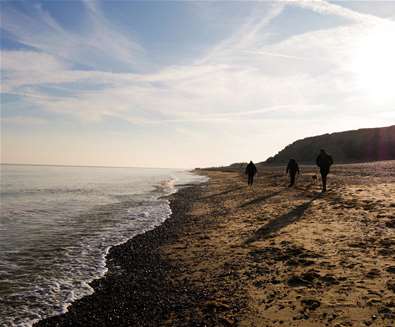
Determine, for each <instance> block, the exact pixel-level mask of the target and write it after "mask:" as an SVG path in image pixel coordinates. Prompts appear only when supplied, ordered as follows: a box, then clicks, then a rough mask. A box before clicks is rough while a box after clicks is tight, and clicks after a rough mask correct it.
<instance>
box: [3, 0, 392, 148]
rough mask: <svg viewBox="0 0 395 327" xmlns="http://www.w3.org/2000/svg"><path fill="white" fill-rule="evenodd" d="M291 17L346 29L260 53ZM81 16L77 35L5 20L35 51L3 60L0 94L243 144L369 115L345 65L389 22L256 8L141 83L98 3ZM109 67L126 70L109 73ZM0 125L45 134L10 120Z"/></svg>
mask: <svg viewBox="0 0 395 327" xmlns="http://www.w3.org/2000/svg"><path fill="white" fill-rule="evenodd" d="M288 6H298V7H300V8H303V9H304V10H305V11H306V13H311V12H314V13H319V14H321V15H326V16H328V17H332V16H336V17H344V18H347V20H349V22H350V23H349V24H348V23H344V24H343V25H338V26H336V27H332V28H327V29H321V30H320V29H313V30H308V31H306V32H304V33H300V34H297V35H291V36H290V37H287V38H285V39H281V40H280V39H279V40H277V41H274V42H273V40H271V41H270V43H269V42H267V36H268V33H267V30H268V27H269V26H271V24H275V23H276V18H279V17H281V15H282V14H284V10H285V9H286V8H288ZM85 10H86V19H87V21H88V22H89V24H88V26H89V28H88V29H86V30H83V31H82V32H81V33H80V34H78V35H77V34H75V33H73V32H70V31H67V30H65V29H64V28H63V27H62V26H60V25H59V24H58V23H57V22H56V21H55V20H54V19H53V18H52V17H51V16H50V14H49V13H48V12H46V11H45V10H43V9H42V8H36V11H35V12H34V13H31V14H29V15H27V14H25V13H21V12H17V11H15V10H11V9H7V12H6V14H5V15H3V16H4V17H5V18H6V19H5V20H4V22H2V27H3V28H4V29H5V30H7V31H8V32H9V33H11V34H12V35H13V36H14V37H15V39H16V40H18V41H19V42H21V43H23V44H26V45H29V46H31V47H33V49H31V50H12V51H11V50H3V51H2V55H1V56H2V64H1V69H2V85H1V86H2V92H6V93H9V94H13V95H16V96H19V97H21V98H23V99H24V100H23V101H25V102H27V103H29V104H31V105H32V106H34V108H39V110H40V111H48V112H50V113H52V114H53V113H54V114H58V115H61V116H62V117H71V119H76V120H79V121H81V120H82V121H84V122H94V123H96V122H102V121H105V120H106V119H114V120H119V121H123V122H126V123H128V124H131V125H136V126H137V125H138V126H143V127H144V128H146V127H147V128H151V127H152V128H155V129H157V130H161V128H162V129H163V130H165V129H166V126H168V125H171V126H172V128H173V129H172V131H175V132H177V131H180V132H181V133H183V135H190V136H191V137H193V138H194V140H197V139H198V137H199V136H202V132H201V130H202V129H203V128H207V129H208V130H209V132H210V133H214V135H215V133H218V134H221V133H223V135H225V134H226V137H229V138H231V139H232V140H234V141H235V142H240V143H242V142H241V141H240V140H242V139H243V136H244V133H245V130H248V131H247V132H246V133H251V131H250V130H249V128H248V127H251V126H252V127H253V128H252V130H253V131H254V133H266V130H267V133H269V131H270V129H271V131H272V133H277V132H276V131H275V128H278V129H279V130H281V128H282V129H283V130H287V128H289V126H290V125H292V126H293V125H297V123H296V122H297V121H299V120H300V121H304V122H306V121H315V122H317V123H316V125H314V126H313V125H309V126H311V128H312V130H314V131H316V130H320V129H324V128H325V126H323V124H328V126H329V125H330V124H331V119H334V120H335V119H337V120H336V121H342V119H340V118H338V117H350V116H353V115H354V116H355V112H356V111H358V112H359V113H364V112H369V106H370V105H371V103H369V101H368V98H367V95H366V94H365V93H364V92H363V91H361V90H360V89H358V85H357V84H356V83H355V76H354V75H355V74H354V72H353V71H351V70H350V66H351V63H352V62H353V60H354V55H355V51H356V49H357V45H358V40H359V39H362V38H364V36H365V35H366V33H367V32H368V31H369V30H370V29H371V27H372V26H375V25H380V24H385V23H386V22H387V21H386V20H384V19H382V18H378V17H375V16H373V15H367V14H361V13H357V12H355V11H352V10H350V9H346V8H343V7H341V6H340V5H336V4H332V3H327V2H324V1H314V2H279V3H277V2H276V3H273V4H271V5H266V7H265V10H262V9H260V7H259V5H258V8H257V10H256V11H254V12H253V14H252V15H251V16H250V17H246V20H245V23H244V24H242V25H240V27H239V28H238V29H235V28H232V31H233V32H232V33H231V35H229V36H228V37H227V38H225V39H224V40H223V41H222V42H219V43H218V44H215V45H208V46H207V50H206V52H205V53H204V54H203V55H201V56H200V57H198V58H195V59H194V60H193V61H192V62H190V63H189V64H183V65H181V64H175V65H172V66H166V67H160V68H158V69H156V70H155V71H152V70H150V71H149V72H147V71H138V70H137V69H135V68H136V67H137V66H140V65H144V63H145V62H146V61H147V60H149V59H146V58H143V57H144V56H143V54H146V52H145V50H144V49H143V48H142V46H141V45H139V44H138V43H137V42H136V41H134V40H133V38H130V35H125V34H124V33H123V32H122V31H119V30H118V29H117V28H115V27H114V26H113V25H112V24H111V22H110V21H108V19H107V18H106V16H105V15H104V13H103V12H102V11H101V9H100V6H98V5H97V4H95V3H92V2H89V1H88V2H86V3H85ZM39 31H40V33H39ZM104 62H105V64H104ZM117 63H122V64H123V67H124V69H121V70H119V69H115V70H114V71H111V67H112V65H114V67H119V66H118V65H117ZM76 64H79V65H83V66H84V67H82V68H81V67H80V66H78V65H76ZM87 67H90V69H84V68H87ZM356 108H357V109H356ZM388 108H389V107H383V109H382V111H381V112H386V110H387V111H388ZM391 108H392V107H391ZM362 116H363V115H361V118H359V119H362V118H363V117H362ZM322 117H325V119H322ZM366 117H368V116H366ZM369 117H370V116H369ZM290 120H292V124H291V123H290ZM343 120H344V119H343ZM323 121H324V122H323ZM3 122H4V123H5V124H9V125H11V124H14V125H16V124H19V125H21V124H29V123H31V124H41V123H44V122H43V121H41V120H40V119H38V121H35V120H34V119H31V117H30V116H29V117H26V119H23V117H21V116H19V115H17V114H16V115H15V117H14V118H7V119H6V120H3ZM160 125H163V126H164V127H163V126H160ZM186 125H188V126H193V128H196V129H195V130H189V129H188V128H186V127H185V126H186ZM196 126H198V127H196ZM227 126H230V127H229V128H228V129H227ZM273 126H275V127H273ZM300 126H302V127H298V128H299V131H300V133H302V132H303V133H306V128H303V126H304V125H303V124H302V123H300ZM317 126H318V127H317ZM341 126H343V125H341V124H338V126H337V125H336V127H337V128H340V127H341ZM214 130H215V132H213V131H214ZM186 131H188V132H186ZM295 134H296V133H295ZM210 135H211V136H212V135H213V134H210ZM210 135H209V136H206V137H207V139H210ZM221 135H222V134H221ZM303 135H304V134H303ZM150 137H151V136H150ZM281 137H282V136H281ZM294 137H295V136H290V138H292V139H293V138H294ZM221 142H222V143H226V142H225V141H224V140H222V141H221ZM221 142H220V143H221ZM283 142H285V141H283ZM222 143H221V145H222ZM277 146H278V145H277ZM273 147H274V146H273ZM268 149H269V150H270V149H272V148H270V146H268ZM269 150H267V151H269ZM246 151H247V150H246Z"/></svg>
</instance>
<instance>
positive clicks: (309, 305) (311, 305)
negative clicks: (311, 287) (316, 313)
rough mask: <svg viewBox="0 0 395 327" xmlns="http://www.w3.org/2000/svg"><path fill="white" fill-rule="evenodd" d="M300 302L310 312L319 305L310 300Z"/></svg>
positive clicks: (316, 301) (315, 301) (318, 302)
mask: <svg viewBox="0 0 395 327" xmlns="http://www.w3.org/2000/svg"><path fill="white" fill-rule="evenodd" d="M301 302H302V304H303V305H304V306H305V307H306V308H308V309H310V310H315V309H317V308H318V307H319V306H320V305H321V302H320V301H318V300H316V299H311V298H306V299H303V300H302V301H301Z"/></svg>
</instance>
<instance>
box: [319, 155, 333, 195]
mask: <svg viewBox="0 0 395 327" xmlns="http://www.w3.org/2000/svg"><path fill="white" fill-rule="evenodd" d="M315 162H316V164H317V166H318V167H320V174H321V179H322V192H325V191H326V177H327V176H328V174H329V169H330V167H331V165H332V164H333V159H332V157H331V156H330V155H329V154H327V153H326V152H325V150H324V149H321V150H320V154H319V155H318V157H317V159H316V161H315Z"/></svg>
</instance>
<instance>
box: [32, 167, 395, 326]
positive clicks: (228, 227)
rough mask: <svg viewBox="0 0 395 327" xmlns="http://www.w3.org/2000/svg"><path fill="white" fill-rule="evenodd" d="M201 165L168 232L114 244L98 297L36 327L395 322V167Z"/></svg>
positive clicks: (175, 200) (177, 198) (178, 201)
mask: <svg viewBox="0 0 395 327" xmlns="http://www.w3.org/2000/svg"><path fill="white" fill-rule="evenodd" d="M258 170H259V172H258V178H257V179H256V180H255V183H254V185H253V186H252V187H248V186H247V185H246V180H245V176H244V175H243V174H242V173H241V172H240V171H231V170H229V171H224V170H219V169H218V170H198V171H197V173H199V174H204V175H207V176H209V177H210V180H209V182H208V183H205V184H201V185H198V186H190V187H186V188H184V189H182V190H180V191H179V192H178V193H177V194H175V195H173V196H172V197H171V207H172V210H173V214H172V216H171V218H169V219H168V220H167V221H166V222H165V223H164V224H163V225H161V226H160V227H158V228H156V229H155V230H153V231H150V232H147V233H145V234H143V235H140V236H137V237H135V238H133V239H132V240H130V241H128V242H127V243H125V244H123V245H120V246H116V247H113V248H112V249H111V250H110V253H109V255H108V260H107V266H108V268H109V272H108V273H107V275H106V276H105V277H104V278H103V279H100V280H97V281H95V282H94V283H93V285H92V286H93V287H94V289H95V293H94V294H93V295H91V296H87V297H85V298H83V299H81V300H78V301H77V302H75V303H74V304H73V305H72V306H71V307H70V308H69V312H68V313H67V314H65V315H61V316H57V317H53V318H49V319H46V320H43V321H41V322H39V323H38V324H36V326H338V327H340V326H394V324H395V162H394V161H389V162H380V163H369V164H355V165H338V166H334V167H333V169H332V172H331V174H330V175H329V178H328V191H327V192H326V193H325V194H321V192H320V183H319V181H318V182H316V181H314V180H313V178H312V176H313V175H314V174H316V173H317V171H316V168H315V167H312V166H305V167H303V166H302V167H301V171H302V175H301V176H300V177H299V179H298V180H297V184H296V186H295V187H293V188H288V187H287V184H288V180H287V177H286V176H285V167H278V168H277V167H258Z"/></svg>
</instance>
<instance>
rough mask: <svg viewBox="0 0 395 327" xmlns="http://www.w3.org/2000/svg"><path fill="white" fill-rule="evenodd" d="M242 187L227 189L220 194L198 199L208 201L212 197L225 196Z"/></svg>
mask: <svg viewBox="0 0 395 327" xmlns="http://www.w3.org/2000/svg"><path fill="white" fill-rule="evenodd" d="M242 188H243V187H241V186H240V187H236V188H232V189H229V190H225V191H223V192H220V193H215V194H210V195H207V196H203V197H201V198H200V199H202V200H203V199H210V198H213V197H216V196H220V195H225V194H228V193H231V192H234V191H237V190H241V189H242Z"/></svg>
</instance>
